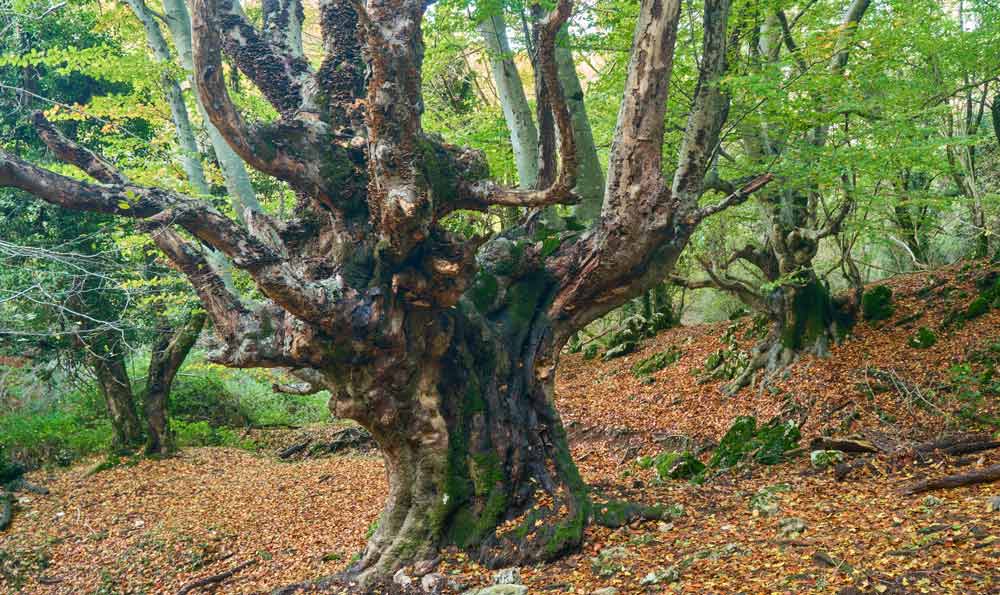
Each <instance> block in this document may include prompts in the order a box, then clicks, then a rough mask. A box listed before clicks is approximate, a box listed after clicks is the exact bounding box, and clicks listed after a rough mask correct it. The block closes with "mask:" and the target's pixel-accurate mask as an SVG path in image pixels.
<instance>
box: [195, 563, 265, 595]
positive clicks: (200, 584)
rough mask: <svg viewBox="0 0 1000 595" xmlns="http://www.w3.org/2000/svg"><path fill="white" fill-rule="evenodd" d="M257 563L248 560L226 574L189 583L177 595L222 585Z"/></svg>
mask: <svg viewBox="0 0 1000 595" xmlns="http://www.w3.org/2000/svg"><path fill="white" fill-rule="evenodd" d="M256 563H257V560H247V561H246V562H244V563H242V564H240V565H239V566H236V567H235V568H232V569H230V570H227V571H225V572H220V573H219V574H213V575H212V576H206V577H205V578H200V579H197V580H194V581H191V582H190V583H188V584H186V585H184V586H183V587H181V589H180V591H177V595H187V593H190V592H191V591H194V590H195V589H199V588H201V587H205V586H208V585H215V584H218V583H221V582H223V581H225V580H226V579H228V578H230V577H232V576H233V575H235V574H236V573H237V572H240V571H241V570H244V569H246V568H248V567H250V566H252V565H254V564H256Z"/></svg>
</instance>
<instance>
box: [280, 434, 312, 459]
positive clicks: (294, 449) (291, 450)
mask: <svg viewBox="0 0 1000 595" xmlns="http://www.w3.org/2000/svg"><path fill="white" fill-rule="evenodd" d="M311 442H312V438H306V439H305V440H303V441H302V442H299V443H298V444H293V445H291V446H289V447H288V448H286V449H285V450H283V451H281V452H279V453H278V458H279V459H287V458H289V457H291V456H293V455H296V454H298V453H300V452H302V451H303V450H305V449H306V447H307V446H309V444H310V443H311Z"/></svg>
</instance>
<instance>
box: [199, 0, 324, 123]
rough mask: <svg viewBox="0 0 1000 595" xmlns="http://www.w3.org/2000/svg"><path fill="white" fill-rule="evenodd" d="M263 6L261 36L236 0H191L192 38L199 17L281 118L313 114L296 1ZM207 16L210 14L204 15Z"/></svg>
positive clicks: (312, 92) (274, 0) (279, 0)
mask: <svg viewBox="0 0 1000 595" xmlns="http://www.w3.org/2000/svg"><path fill="white" fill-rule="evenodd" d="M262 7H263V9H264V18H265V22H264V26H265V34H264V35H262V34H261V33H260V32H259V31H257V29H256V28H255V27H254V26H253V25H251V24H250V22H249V21H248V20H247V17H246V15H245V14H243V10H242V9H241V8H240V5H239V2H238V1H237V0H196V1H195V3H194V10H193V11H192V15H191V16H192V24H193V25H194V29H195V39H196V40H197V38H198V37H200V35H199V33H198V32H197V29H198V26H199V21H203V20H208V22H210V23H212V24H213V25H214V29H213V33H214V34H215V35H216V36H220V37H221V45H222V47H223V49H225V51H226V53H227V54H228V55H229V56H231V57H232V58H233V61H234V62H235V63H236V65H237V67H239V69H240V70H241V71H242V72H243V73H244V74H245V75H247V76H248V77H249V78H250V80H252V81H253V82H254V84H255V85H256V86H257V88H258V89H260V90H261V92H262V93H263V94H264V96H265V97H266V98H267V99H268V101H269V102H270V103H271V105H273V106H274V108H275V109H276V110H278V113H280V114H281V116H282V118H285V119H292V118H294V117H295V116H296V115H297V114H298V113H299V112H302V111H305V112H315V111H316V108H315V106H314V105H313V103H314V101H313V100H314V95H315V92H316V89H315V88H314V85H313V74H312V68H311V67H310V66H309V62H307V61H306V60H305V57H304V55H303V54H302V6H301V4H300V2H299V0H265V2H264V3H263V6H262ZM208 15H211V18H209V19H205V17H206V16H208ZM195 51H197V49H196V50H195ZM195 61H196V63H197V61H198V60H197V58H196V60H195ZM200 70H201V69H200V68H196V71H200ZM220 76H221V73H220Z"/></svg>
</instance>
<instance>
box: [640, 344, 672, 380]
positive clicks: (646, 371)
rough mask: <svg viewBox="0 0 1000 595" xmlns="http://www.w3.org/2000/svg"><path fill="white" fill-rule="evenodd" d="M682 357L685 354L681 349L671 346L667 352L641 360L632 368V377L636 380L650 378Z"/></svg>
mask: <svg viewBox="0 0 1000 595" xmlns="http://www.w3.org/2000/svg"><path fill="white" fill-rule="evenodd" d="M682 355H683V353H682V352H681V350H680V349H679V348H677V347H676V346H671V347H669V348H668V349H666V350H665V351H661V352H659V353H654V354H653V355H651V356H649V357H647V358H644V359H641V360H639V361H638V362H637V363H636V364H635V365H633V366H632V375H633V376H635V377H636V378H642V377H644V376H649V375H651V374H653V373H655V372H659V371H660V370H662V369H664V368H666V367H667V366H669V365H670V364H672V363H674V362H676V361H677V360H679V359H680V358H681V356H682Z"/></svg>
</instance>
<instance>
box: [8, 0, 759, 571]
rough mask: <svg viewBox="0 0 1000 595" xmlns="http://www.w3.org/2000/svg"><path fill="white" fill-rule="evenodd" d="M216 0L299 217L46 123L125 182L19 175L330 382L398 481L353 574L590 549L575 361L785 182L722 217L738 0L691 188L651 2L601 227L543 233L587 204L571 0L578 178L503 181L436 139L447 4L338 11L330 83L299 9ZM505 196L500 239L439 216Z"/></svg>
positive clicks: (563, 150)
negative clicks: (160, 256)
mask: <svg viewBox="0 0 1000 595" xmlns="http://www.w3.org/2000/svg"><path fill="white" fill-rule="evenodd" d="M193 4H194V6H193V11H192V16H193V18H192V22H193V39H194V52H193V59H194V65H195V75H196V79H197V81H196V83H197V84H196V87H197V90H198V92H199V94H200V96H201V99H202V104H203V106H204V108H205V111H206V114H207V116H208V117H209V118H210V120H211V121H212V123H213V125H214V126H215V127H216V129H217V130H218V131H219V133H220V134H221V135H222V136H223V137H225V139H226V141H227V143H228V144H229V145H230V146H231V147H232V149H233V150H234V151H235V152H236V153H237V154H238V155H239V156H240V157H241V158H242V159H244V160H245V161H246V162H247V163H249V164H250V165H252V166H253V167H255V168H257V169H258V170H260V171H261V172H264V173H266V174H269V175H272V176H275V177H277V178H279V179H281V180H283V181H285V182H287V183H288V185H289V186H290V187H291V188H292V189H293V190H294V191H295V192H296V194H297V196H298V199H299V202H298V204H297V205H296V209H295V214H294V217H292V218H291V219H288V220H285V221H277V220H275V219H273V218H272V217H270V216H268V215H267V214H264V213H261V212H257V211H254V210H250V209H248V210H246V212H245V215H246V216H247V219H246V225H245V226H243V225H240V224H238V223H237V222H235V221H233V220H232V219H230V218H228V217H226V216H225V215H223V214H222V213H220V212H219V211H217V210H216V209H214V208H213V207H212V206H211V205H210V204H207V203H205V202H203V201H201V200H199V199H196V198H191V197H187V196H183V195H180V194H178V193H174V192H170V191H167V190H163V189H159V188H149V187H144V186H139V185H136V184H133V183H132V182H130V181H129V180H128V179H127V178H126V177H125V176H124V175H123V174H121V173H120V172H119V171H118V170H116V169H115V168H114V167H113V166H111V165H110V164H108V163H107V162H106V161H104V160H103V159H102V158H101V157H100V156H99V155H96V154H95V153H93V152H92V151H90V150H88V149H86V148H84V147H81V146H79V145H78V144H76V143H74V142H73V141H71V140H70V139H67V138H66V137H64V136H63V135H62V134H61V133H60V132H59V131H58V130H57V129H56V128H55V127H54V126H52V125H51V124H49V123H48V122H47V121H45V119H44V117H43V116H41V115H40V114H39V115H36V117H35V119H36V122H35V124H36V128H37V129H38V130H39V133H40V134H41V135H42V137H43V139H44V140H45V141H46V143H47V144H48V146H49V147H50V149H51V150H52V152H53V153H54V154H55V155H56V156H58V157H59V158H60V159H62V160H63V161H66V162H68V163H72V164H74V165H76V166H78V167H79V168H80V169H82V170H84V171H85V172H87V173H88V174H89V175H90V176H91V177H93V178H94V179H96V180H97V181H98V182H100V183H99V184H93V183H87V182H81V181H79V180H76V179H72V178H68V177H64V176H60V175H57V174H54V173H52V172H49V171H46V170H44V169H42V168H38V167H36V166H33V165H31V164H29V163H27V162H25V161H23V160H21V159H19V158H17V157H15V156H13V155H8V154H0V185H5V186H14V187H18V188H21V189H23V190H26V191H28V192H31V193H33V194H35V195H36V196H38V197H40V198H42V199H44V200H47V201H49V202H52V203H55V204H59V205H63V206H65V207H67V208H71V209H80V210H93V211H100V212H105V213H113V214H117V215H119V216H124V217H131V218H135V219H139V220H140V221H141V224H142V225H143V226H144V227H145V228H146V229H149V230H150V231H151V232H152V234H151V235H152V238H153V239H154V241H155V242H156V244H157V246H158V247H159V248H160V250H161V251H162V252H163V253H164V254H165V255H166V256H167V258H169V259H170V260H171V261H172V262H173V264H174V265H175V266H176V267H177V268H178V269H179V270H181V271H182V272H183V273H184V274H185V275H186V276H187V278H188V279H189V281H190V282H191V284H192V285H193V286H194V288H195V290H196V291H197V292H198V295H199V297H200V299H201V301H202V304H203V305H204V307H205V310H206V312H207V313H208V316H209V317H210V318H211V320H212V323H213V328H214V330H215V333H216V335H217V338H218V340H219V350H218V351H217V352H216V353H215V354H214V355H213V356H212V357H213V359H214V360H215V361H217V362H219V363H222V364H224V365H227V366H231V367H275V368H289V369H291V370H293V373H294V374H295V375H296V376H298V377H299V378H302V379H305V380H308V381H309V382H310V383H311V384H312V385H313V386H321V387H323V388H326V389H328V390H329V391H330V393H331V395H332V397H331V407H332V408H333V412H334V414H335V415H337V416H338V417H344V418H350V419H354V420H357V421H358V422H360V423H361V424H362V425H364V426H365V427H366V428H367V429H368V430H369V431H371V433H372V435H373V436H374V437H375V439H376V440H377V441H378V443H379V446H380V448H381V449H382V452H383V454H384V456H385V460H386V469H387V473H388V476H389V485H390V493H389V498H388V501H387V504H386V508H385V511H384V512H383V515H382V521H381V522H380V525H379V528H378V530H377V531H376V532H375V534H374V536H373V537H372V539H371V541H370V542H369V544H368V547H367V548H366V551H365V554H364V556H363V558H362V559H361V560H360V562H359V563H358V564H357V565H355V567H354V568H353V569H352V570H351V578H353V579H354V580H356V581H357V584H359V585H360V586H361V587H362V588H369V587H372V586H374V585H376V584H378V582H379V581H381V580H383V579H385V578H386V577H387V576H389V575H391V573H392V572H394V571H395V570H396V569H399V568H401V567H404V566H406V565H409V564H412V563H415V562H417V561H420V560H426V559H428V558H431V557H433V556H434V554H435V552H436V551H437V549H438V548H439V547H441V545H443V544H445V543H456V544H458V545H460V546H462V547H465V548H467V549H469V550H471V551H473V552H474V553H475V554H476V556H477V558H478V559H480V560H482V561H483V562H485V563H487V564H490V565H505V564H520V563H528V562H530V561H533V560H539V559H549V558H552V557H555V556H558V555H560V554H562V553H564V552H566V551H569V550H571V549H572V548H574V547H576V546H578V545H579V543H580V541H581V539H582V536H583V530H584V527H585V525H586V523H587V522H588V519H589V517H590V496H589V494H588V492H587V489H586V487H585V485H584V484H583V482H582V480H581V479H580V476H579V474H578V472H577V470H576V467H575V466H574V464H573V461H572V459H571V458H570V455H569V449H568V446H567V443H566V436H565V432H564V430H563V427H562V424H561V422H560V420H559V416H558V414H557V412H556V410H555V407H554V404H553V380H554V370H555V365H556V361H557V356H558V353H559V349H560V348H561V347H562V345H563V344H564V343H565V342H566V341H567V339H568V338H569V337H570V336H571V335H572V334H573V333H575V332H576V331H577V330H579V329H580V328H582V327H583V326H585V325H586V324H588V323H590V322H591V321H593V320H595V319H596V318H598V317H600V316H602V315H603V314H605V313H607V312H609V311H611V310H613V309H614V308H616V307H618V306H620V305H622V304H623V303H625V302H626V301H628V300H630V299H632V298H634V297H636V296H638V295H641V294H642V293H643V292H645V291H647V290H649V289H650V288H652V287H654V286H655V285H656V284H657V283H659V282H661V281H662V279H663V278H664V276H665V275H666V274H667V273H669V272H670V270H671V269H672V268H673V266H674V265H675V263H676V261H677V258H678V257H679V255H680V252H681V250H682V249H683V248H684V246H685V244H686V243H687V242H688V240H689V238H690V235H691V233H692V231H693V230H694V229H695V227H696V226H697V225H698V224H699V222H700V221H702V220H703V219H704V218H705V217H707V216H709V215H711V214H712V213H715V212H718V211H719V210H722V209H723V208H726V207H728V206H730V205H733V204H738V203H740V202H742V201H745V200H747V198H748V197H749V195H750V193H751V192H753V191H754V190H756V189H758V188H759V187H760V186H762V185H763V184H764V183H766V182H767V180H768V179H770V178H769V177H766V178H762V179H760V180H756V181H754V182H753V183H751V184H748V185H747V186H745V187H744V188H742V189H741V190H739V191H736V192H734V193H733V194H732V195H730V196H729V197H728V198H727V199H725V200H724V201H722V202H721V203H719V204H717V205H714V206H711V207H704V208H699V206H698V202H697V201H698V197H699V196H700V194H701V188H702V177H703V174H702V172H704V171H705V169H706V168H705V166H706V164H707V163H708V161H709V159H710V156H711V153H712V152H713V151H714V150H715V146H716V143H717V140H718V135H719V130H720V128H721V125H722V122H723V121H724V120H725V113H726V107H727V105H728V101H727V99H726V98H725V96H724V95H723V94H722V92H721V91H720V89H719V88H718V86H717V84H716V83H717V81H718V80H719V79H720V75H721V74H722V73H724V71H725V55H726V42H727V32H726V24H727V19H728V13H729V0H707V1H706V5H705V17H704V24H705V27H704V29H705V35H704V41H703V48H702V60H701V68H702V70H701V73H700V75H699V83H698V87H697V89H696V91H695V94H694V100H693V103H692V106H691V110H690V111H691V115H690V117H689V120H688V123H687V128H686V130H685V133H684V141H683V144H682V145H681V147H680V148H679V151H678V153H677V168H676V169H677V174H676V176H675V178H674V180H673V181H672V182H671V181H670V180H666V179H664V176H663V174H662V171H663V169H664V168H663V157H664V156H663V146H662V145H663V138H664V122H665V112H666V106H667V99H668V90H669V88H670V80H671V68H672V65H673V56H674V46H675V41H676V33H677V24H678V20H679V16H680V2H679V0H662V1H661V0H643V1H642V3H641V6H640V10H639V16H638V22H637V26H636V33H635V37H634V40H633V52H632V59H631V62H630V65H629V73H628V79H627V82H626V93H625V94H624V96H623V101H622V107H621V111H620V113H619V117H618V124H617V127H616V132H615V138H614V143H613V145H612V150H611V157H610V166H609V170H608V183H607V190H606V193H605V196H604V204H603V207H602V209H601V214H600V217H599V219H597V221H595V223H594V225H593V227H592V228H591V229H589V230H588V231H587V232H585V233H583V234H577V233H575V232H570V231H558V230H551V229H541V228H540V226H541V225H542V222H541V218H540V217H538V216H537V214H538V210H540V209H544V208H545V207H547V206H550V205H554V204H576V203H578V202H579V201H580V197H579V196H578V195H577V194H576V192H574V188H575V187H576V185H577V169H578V160H577V151H576V145H575V137H574V130H573V126H572V120H571V114H570V110H569V108H568V106H567V101H566V98H565V97H564V95H563V91H562V87H561V85H560V83H559V74H558V67H557V63H556V58H555V43H556V36H557V35H558V33H559V31H560V30H561V28H562V27H563V26H564V24H565V22H566V20H567V19H568V18H569V15H570V8H571V7H570V3H569V0H560V2H558V3H557V5H556V6H555V8H554V9H553V11H552V12H551V13H549V14H547V15H543V16H542V17H541V18H540V20H539V22H538V28H537V33H538V39H537V47H536V53H537V56H536V66H537V69H538V73H539V75H540V77H541V78H542V79H544V81H545V90H546V93H547V94H548V98H549V99H548V100H547V101H548V105H549V106H550V108H551V109H550V110H549V112H550V113H551V116H552V119H553V123H554V126H555V128H557V129H558V135H559V141H560V142H559V147H558V149H559V159H558V160H557V162H556V163H555V165H557V166H558V167H557V169H558V171H556V172H553V174H552V175H551V176H550V177H545V176H543V178H544V179H543V180H542V185H541V186H542V187H541V188H538V189H534V190H516V189H510V188H505V187H502V186H500V185H497V184H495V183H492V182H490V181H489V180H487V179H486V174H487V171H486V168H485V163H484V159H483V156H482V155H481V154H480V153H478V152H476V151H472V150H468V149H462V148H460V147H455V146H453V145H449V144H447V143H445V142H443V141H442V140H441V139H440V138H438V137H436V136H434V135H428V134H425V133H424V132H423V130H422V128H421V122H420V118H421V111H422V100H421V90H420V80H421V77H420V70H421V60H422V56H423V44H422V37H421V31H420V26H421V19H422V16H423V11H424V9H425V7H426V3H425V2H424V1H423V0H367V3H365V4H364V5H363V6H362V5H360V4H358V5H355V4H353V3H352V2H350V1H349V0H321V1H320V4H319V9H320V17H321V19H320V20H321V24H322V34H323V37H324V44H323V45H324V49H325V51H326V57H325V59H324V62H323V65H322V66H321V67H320V68H319V70H318V71H316V72H314V71H313V69H312V67H311V65H310V63H309V62H308V61H306V60H305V59H304V58H303V57H302V54H301V51H300V49H301V32H300V31H297V28H298V27H299V26H300V25H301V4H300V3H299V1H298V0H274V1H273V2H265V3H264V4H263V5H262V8H263V10H264V12H265V14H264V23H265V27H264V28H263V30H258V29H257V28H255V27H253V26H252V25H251V24H250V22H249V21H248V20H247V19H246V18H245V16H244V15H243V13H242V11H241V10H240V8H239V6H238V4H237V3H236V2H234V0H195V1H194V3H193ZM355 32H356V33H357V35H353V34H352V33H355ZM223 51H225V52H226V53H227V54H228V55H229V56H230V58H231V59H232V60H233V62H234V63H235V64H236V65H237V66H238V67H239V68H240V70H241V71H242V72H243V73H244V74H245V75H246V76H247V77H248V78H249V79H250V80H252V81H253V82H254V83H255V84H256V85H257V87H258V88H259V89H260V90H261V92H262V93H263V94H264V96H265V97H266V98H267V99H268V100H269V101H270V102H271V104H272V105H273V106H274V107H275V109H276V110H277V112H278V113H279V114H280V116H279V118H278V119H277V120H276V121H275V122H272V123H255V124H250V123H247V122H245V121H244V120H243V118H242V116H241V114H240V113H239V111H238V110H237V109H236V107H235V105H234V104H233V102H232V100H231V99H230V97H229V94H228V89H227V87H226V85H225V81H224V80H223V77H222V73H223V68H222V62H221V53H222V52H223ZM362 56H364V57H365V59H366V60H367V68H361V67H360V65H359V63H358V62H359V60H360V59H361V57H362ZM364 72H367V73H368V75H367V79H365V78H364V77H363V76H362V73H364ZM543 136H544V135H543ZM542 142H544V138H543V139H542ZM123 205H124V206H123ZM491 206H501V207H526V208H528V209H530V210H531V211H532V212H531V213H530V214H529V215H528V216H527V217H526V218H525V219H524V220H523V221H522V222H521V223H520V224H519V225H517V226H515V227H513V228H511V229H509V230H506V231H504V232H503V233H502V234H499V235H497V236H495V237H492V238H490V239H489V240H488V241H484V240H477V239H468V238H461V237H458V236H456V235H454V234H453V233H451V232H449V231H447V230H446V229H445V228H444V227H443V226H441V225H440V222H441V220H442V219H443V218H444V217H445V216H447V215H448V214H449V213H451V212H453V211H455V210H459V209H467V210H479V211H485V210H487V209H488V208H490V207H491ZM176 228H181V229H183V230H184V231H185V232H186V233H187V234H190V235H191V236H193V237H195V238H196V239H197V240H198V242H191V241H190V240H188V239H186V238H185V236H183V235H181V234H180V233H179V232H178V231H177V230H176ZM539 237H544V238H545V239H544V240H539V239H538V238H539ZM202 245H207V246H208V247H210V248H211V249H213V250H217V251H219V252H221V253H222V254H224V255H225V256H226V257H228V258H229V259H230V260H231V261H232V263H233V266H235V267H237V268H240V269H242V270H243V271H245V272H246V273H247V274H249V276H250V277H251V278H252V279H253V280H254V282H255V283H256V286H257V289H258V291H259V292H260V294H261V295H262V296H264V297H265V298H266V299H264V300H261V301H258V302H255V303H248V302H246V301H244V299H242V297H241V296H240V295H238V294H236V293H235V292H234V291H233V290H232V288H231V287H228V286H227V285H226V283H225V282H224V280H223V278H222V276H221V274H220V272H219V271H218V270H217V269H216V267H214V266H213V264H212V263H211V262H210V261H209V260H208V253H207V252H206V250H204V249H203V248H202Z"/></svg>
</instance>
